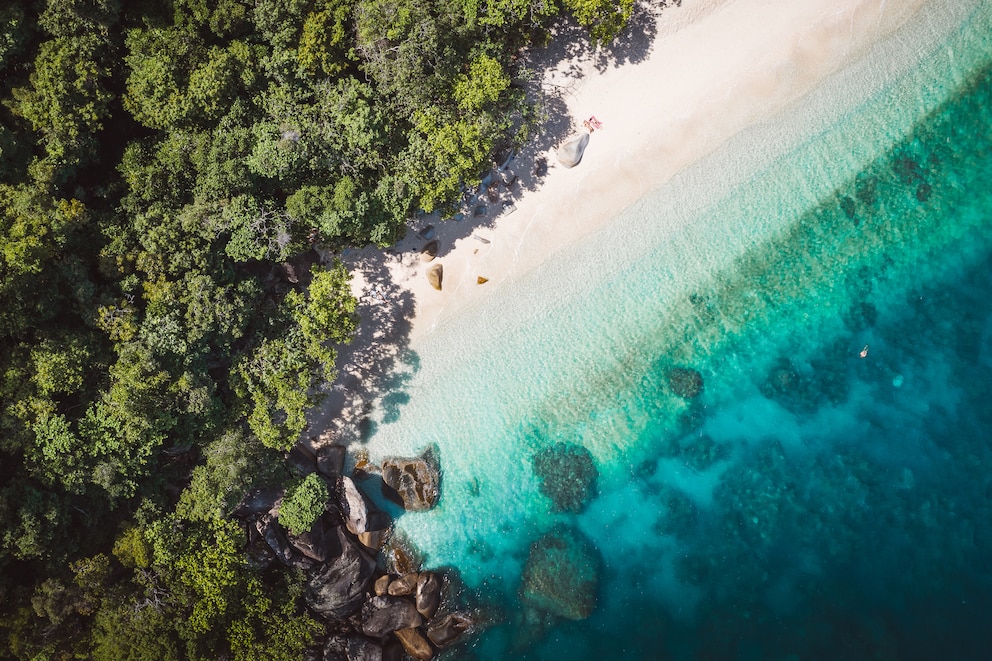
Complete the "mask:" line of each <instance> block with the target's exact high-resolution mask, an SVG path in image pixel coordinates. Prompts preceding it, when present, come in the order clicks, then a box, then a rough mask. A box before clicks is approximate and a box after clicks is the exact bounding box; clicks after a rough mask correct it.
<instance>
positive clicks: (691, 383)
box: [665, 367, 703, 399]
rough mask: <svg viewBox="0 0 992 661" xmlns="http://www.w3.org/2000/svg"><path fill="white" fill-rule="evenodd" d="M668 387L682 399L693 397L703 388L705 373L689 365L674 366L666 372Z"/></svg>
mask: <svg viewBox="0 0 992 661" xmlns="http://www.w3.org/2000/svg"><path fill="white" fill-rule="evenodd" d="M665 376H666V377H668V387H669V388H671V389H672V392H674V393H675V394H676V395H678V396H679V397H681V398H682V399H693V398H695V397H696V396H697V395H699V393H700V392H702V390H703V375H702V374H700V373H699V372H697V371H696V370H694V369H689V368H688V367H673V368H672V369H670V370H668V372H667V373H666V374H665Z"/></svg>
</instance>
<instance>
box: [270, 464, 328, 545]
mask: <svg viewBox="0 0 992 661" xmlns="http://www.w3.org/2000/svg"><path fill="white" fill-rule="evenodd" d="M330 496H331V494H330V492H329V491H328V489H327V483H326V482H324V479H323V478H322V477H320V475H318V474H316V473H311V474H310V475H307V476H306V477H305V478H303V479H302V480H300V481H299V482H297V483H296V484H294V485H293V486H291V487H290V488H289V489H287V490H286V497H285V498H283V501H282V505H280V506H279V523H281V524H282V525H283V526H285V527H286V528H287V529H288V530H289V531H290V532H292V533H293V534H294V535H299V534H301V533H304V532H306V531H307V530H310V527H311V526H312V525H313V522H314V521H316V520H317V518H318V517H320V515H321V514H322V513H323V512H324V507H325V506H326V505H327V499H328V498H330Z"/></svg>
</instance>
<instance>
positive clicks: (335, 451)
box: [317, 445, 347, 483]
mask: <svg viewBox="0 0 992 661" xmlns="http://www.w3.org/2000/svg"><path fill="white" fill-rule="evenodd" d="M346 453H347V449H346V448H345V447H344V446H341V445H325V446H323V447H322V448H320V449H319V450H317V472H319V473H320V474H321V475H323V476H324V477H326V478H327V479H329V480H330V481H331V482H332V483H333V482H335V481H336V480H337V479H338V478H339V477H341V476H342V475H343V474H344V458H345V455H346Z"/></svg>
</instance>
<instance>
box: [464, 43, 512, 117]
mask: <svg viewBox="0 0 992 661" xmlns="http://www.w3.org/2000/svg"><path fill="white" fill-rule="evenodd" d="M509 86H510V77H509V76H507V75H506V73H505V72H504V71H503V67H502V66H500V63H499V61H498V60H496V59H495V58H492V57H489V56H488V55H486V54H481V55H479V56H477V57H476V58H475V59H473V60H472V63H471V64H470V65H469V70H468V74H467V75H466V74H462V75H460V76H459V77H458V78H457V79H456V80H455V89H454V94H455V100H457V101H458V107H459V108H461V109H462V110H464V111H468V112H474V111H478V110H482V109H483V108H485V107H486V106H488V105H490V104H493V103H496V101H497V100H499V98H500V95H502V94H503V92H504V91H505V90H506V89H507V88H508V87H509Z"/></svg>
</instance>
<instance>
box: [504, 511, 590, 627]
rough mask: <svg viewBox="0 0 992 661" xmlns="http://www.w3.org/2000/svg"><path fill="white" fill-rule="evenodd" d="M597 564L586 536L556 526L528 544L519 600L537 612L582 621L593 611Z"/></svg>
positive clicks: (572, 529) (570, 529)
mask: <svg viewBox="0 0 992 661" xmlns="http://www.w3.org/2000/svg"><path fill="white" fill-rule="evenodd" d="M601 564H602V561H601V559H600V556H599V550H598V549H597V548H596V546H595V545H594V544H593V543H592V541H591V540H590V539H589V538H588V537H586V536H585V535H583V534H582V533H581V532H579V530H578V529H576V528H573V527H571V526H557V527H556V528H555V529H554V530H552V531H551V532H550V533H548V534H546V535H544V536H542V537H541V538H540V539H538V540H537V541H536V542H534V543H533V544H532V545H531V548H530V555H529V556H528V557H527V565H526V566H525V567H524V573H523V579H522V582H521V586H520V597H521V600H522V601H523V603H524V605H525V606H527V607H528V608H531V609H535V610H537V611H541V612H544V613H549V614H552V615H555V616H558V617H562V618H565V619H567V620H583V619H585V618H587V617H589V616H590V615H592V612H593V611H594V610H595V609H596V598H597V593H598V591H599V568H600V565H601Z"/></svg>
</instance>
